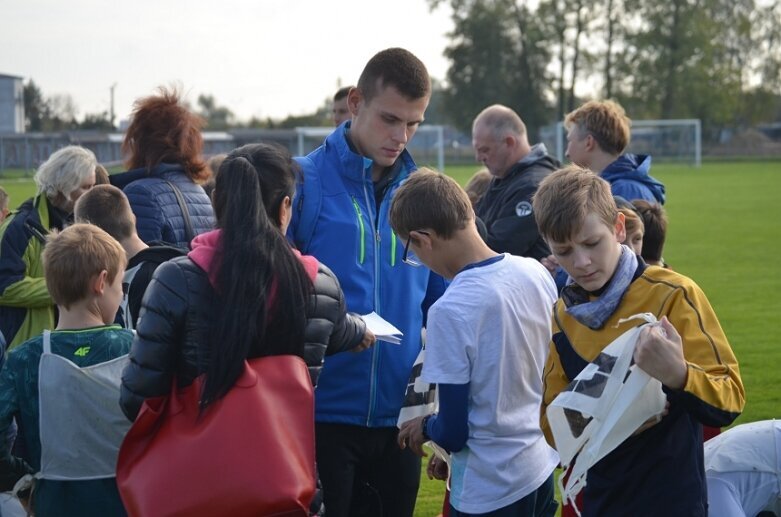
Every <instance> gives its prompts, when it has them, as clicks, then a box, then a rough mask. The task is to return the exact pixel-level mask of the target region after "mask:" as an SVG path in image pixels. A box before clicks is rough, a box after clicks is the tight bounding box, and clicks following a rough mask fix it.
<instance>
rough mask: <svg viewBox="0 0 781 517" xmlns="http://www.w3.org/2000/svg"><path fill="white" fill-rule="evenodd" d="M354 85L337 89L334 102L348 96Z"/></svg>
mask: <svg viewBox="0 0 781 517" xmlns="http://www.w3.org/2000/svg"><path fill="white" fill-rule="evenodd" d="M352 89H353V87H352V86H342V87H341V88H339V89H338V90H336V93H335V94H334V102H337V101H340V100H342V99H344V98H345V97H347V94H348V93H350V90H352Z"/></svg>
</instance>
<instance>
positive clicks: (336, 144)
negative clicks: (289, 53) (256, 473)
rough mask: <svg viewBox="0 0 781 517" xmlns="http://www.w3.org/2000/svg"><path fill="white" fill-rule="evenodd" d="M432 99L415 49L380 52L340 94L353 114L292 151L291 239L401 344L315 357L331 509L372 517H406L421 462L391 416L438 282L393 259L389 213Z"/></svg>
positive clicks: (351, 303)
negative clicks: (301, 150)
mask: <svg viewBox="0 0 781 517" xmlns="http://www.w3.org/2000/svg"><path fill="white" fill-rule="evenodd" d="M430 96H431V82H430V79H429V75H428V72H427V70H426V67H425V66H424V65H423V63H422V62H421V61H420V60H419V59H418V58H417V57H415V56H414V55H412V54H411V53H410V52H408V51H406V50H404V49H400V48H391V49H387V50H383V51H381V52H379V53H378V54H376V55H375V56H374V57H372V59H371V60H370V61H369V62H368V63H367V65H366V67H365V68H364V70H363V72H362V73H361V76H360V78H359V80H358V85H357V87H355V88H353V89H351V90H350V92H349V94H348V96H347V105H348V107H349V110H350V113H351V115H352V120H351V121H350V122H347V123H345V124H342V125H340V126H339V127H337V128H336V130H335V131H334V132H333V133H331V135H329V136H328V137H327V138H326V140H325V142H324V143H323V145H321V146H320V147H318V148H317V149H315V150H314V151H313V152H312V153H310V154H309V155H308V156H306V157H304V158H300V159H299V163H300V164H301V165H302V167H303V169H304V178H303V183H302V184H301V185H300V186H299V189H298V192H297V194H296V199H295V200H294V210H293V219H292V222H291V225H290V229H289V231H288V234H289V236H290V237H291V239H292V240H293V241H294V243H295V244H296V246H297V247H298V248H299V249H300V250H301V252H302V253H307V254H310V255H314V256H315V257H317V258H318V260H320V261H321V262H323V263H324V264H325V265H327V266H328V267H329V268H331V270H332V271H333V272H334V273H335V274H336V276H337V277H338V278H339V282H340V283H341V286H342V289H343V290H344V294H345V299H346V301H347V309H348V310H349V311H351V312H357V313H359V314H367V313H370V312H372V311H374V312H376V313H378V314H379V315H380V316H382V317H383V318H385V319H386V320H388V321H390V322H391V323H392V324H393V325H395V326H396V327H397V328H398V329H400V330H401V331H402V332H403V333H404V338H403V340H402V342H401V344H400V345H396V344H391V343H386V342H382V341H380V340H378V341H377V344H376V346H375V347H373V348H372V349H371V350H366V351H364V352H361V353H358V354H335V355H333V356H329V357H327V358H326V360H325V364H324V366H323V370H322V373H321V375H320V379H319V383H318V387H317V390H316V393H315V420H316V424H317V426H316V430H317V462H318V470H319V473H320V478H321V481H322V483H323V490H324V496H325V506H326V508H327V512H328V515H329V517H339V516H346V515H360V514H361V513H364V512H365V513H367V514H369V515H378V513H377V511H378V506H379V505H380V504H381V506H382V510H381V511H382V515H393V516H398V517H404V516H411V515H412V513H413V511H414V508H415V500H416V498H417V491H418V485H419V483H420V460H419V458H418V457H417V456H415V455H414V454H412V453H411V452H409V451H401V450H399V448H398V446H397V445H396V436H397V433H398V430H397V428H396V423H397V419H398V416H399V410H400V408H401V405H402V401H403V398H404V394H405V389H406V385H407V381H408V379H409V375H410V372H411V369H412V365H413V363H414V361H415V358H416V357H417V355H418V352H419V351H420V348H421V328H422V325H423V314H424V307H425V303H424V300H426V299H427V293H428V296H430V297H431V296H436V295H435V294H433V293H434V292H435V291H436V290H437V288H439V289H440V290H441V287H442V285H441V283H439V284H438V282H437V280H439V282H441V278H439V277H435V278H434V279H433V280H432V279H431V277H432V275H431V273H430V271H429V270H428V269H426V268H416V267H412V266H410V265H408V264H405V263H404V262H403V261H402V253H403V249H404V244H403V243H401V242H400V241H399V240H398V237H397V236H396V235H395V234H394V233H393V231H392V229H391V227H390V224H389V219H388V210H389V208H390V201H391V198H392V197H393V194H394V192H395V191H396V189H397V188H398V186H399V185H400V184H401V183H402V182H403V181H404V180H405V179H406V178H407V177H408V176H409V175H410V174H411V173H413V172H414V171H415V170H416V169H417V166H416V165H415V162H414V161H413V160H412V157H411V156H410V154H409V153H408V152H407V150H406V146H407V144H408V143H409V141H410V140H411V139H412V137H413V135H414V134H415V131H416V130H417V128H418V126H419V125H420V124H421V123H422V122H423V117H424V112H425V111H426V107H427V106H428V102H429V98H430ZM315 185H317V188H315V187H314V186H315ZM430 280H432V281H431V282H430ZM430 284H431V286H432V287H429V285H430ZM367 500H369V503H368V504H364V503H366V501H367Z"/></svg>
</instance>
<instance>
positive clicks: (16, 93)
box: [0, 74, 24, 134]
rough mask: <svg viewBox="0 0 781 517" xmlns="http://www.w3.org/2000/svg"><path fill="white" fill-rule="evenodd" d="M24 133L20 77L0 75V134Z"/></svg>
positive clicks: (22, 86)
mask: <svg viewBox="0 0 781 517" xmlns="http://www.w3.org/2000/svg"><path fill="white" fill-rule="evenodd" d="M3 133H24V84H23V82H22V78H21V77H17V76H15V75H5V74H0V134H3Z"/></svg>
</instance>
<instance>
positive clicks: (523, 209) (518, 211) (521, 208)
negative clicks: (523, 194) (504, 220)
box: [515, 201, 532, 217]
mask: <svg viewBox="0 0 781 517" xmlns="http://www.w3.org/2000/svg"><path fill="white" fill-rule="evenodd" d="M531 213H532V204H531V203H529V202H528V201H521V202H520V203H518V204H517V205H515V215H517V216H518V217H526V216H527V215H531Z"/></svg>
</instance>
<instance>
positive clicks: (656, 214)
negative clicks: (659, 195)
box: [632, 199, 667, 263]
mask: <svg viewBox="0 0 781 517" xmlns="http://www.w3.org/2000/svg"><path fill="white" fill-rule="evenodd" d="M632 204H633V205H635V208H637V211H638V212H639V213H640V217H642V218H643V224H644V225H645V233H644V234H643V251H642V253H641V255H642V257H643V259H645V261H646V262H654V263H658V262H661V261H662V253H663V251H664V240H665V237H666V236H667V214H666V213H665V211H664V208H662V205H660V204H659V203H651V202H649V201H646V200H644V199H635V200H634V201H632Z"/></svg>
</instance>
